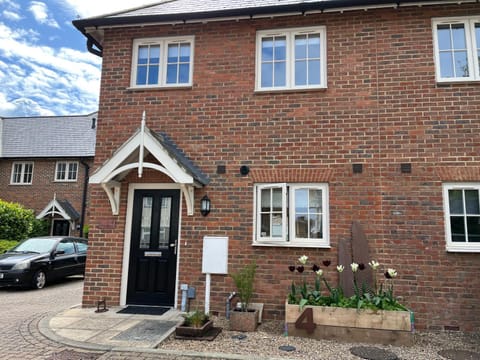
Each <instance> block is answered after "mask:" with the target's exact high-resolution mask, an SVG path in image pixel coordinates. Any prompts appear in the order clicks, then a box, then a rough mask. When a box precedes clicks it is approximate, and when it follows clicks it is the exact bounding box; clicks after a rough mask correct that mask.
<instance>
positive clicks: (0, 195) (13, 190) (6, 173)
mask: <svg viewBox="0 0 480 360" xmlns="http://www.w3.org/2000/svg"><path fill="white" fill-rule="evenodd" d="M65 160H66V161H78V159H65ZM14 162H33V178H32V184H30V185H10V179H11V175H12V164H13V163H14ZM56 163H57V160H56V159H54V160H49V159H20V160H10V159H1V160H0V199H2V200H6V201H11V202H17V203H20V204H22V205H23V206H24V207H26V208H27V209H33V210H34V211H35V214H38V213H40V212H41V211H42V210H43V209H45V207H46V206H47V205H48V203H49V202H50V201H52V199H53V195H54V194H55V193H56V194H57V199H60V200H68V201H69V202H70V204H72V206H73V207H74V208H75V210H77V212H78V213H79V214H81V211H82V197H83V186H84V183H83V182H84V178H85V167H84V166H83V165H82V164H81V163H79V166H78V177H77V181H76V182H58V181H55V166H56ZM86 163H87V164H88V165H89V166H90V168H91V170H90V173H91V172H92V171H93V169H92V167H93V159H89V160H87V161H86ZM87 199H88V198H87ZM85 224H88V221H86V222H85ZM74 234H75V235H76V234H78V232H76V231H75V232H74Z"/></svg>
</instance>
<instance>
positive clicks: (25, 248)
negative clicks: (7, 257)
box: [10, 238, 57, 253]
mask: <svg viewBox="0 0 480 360" xmlns="http://www.w3.org/2000/svg"><path fill="white" fill-rule="evenodd" d="M56 242H57V240H55V239H46V238H35V239H27V240H25V241H24V242H21V243H20V244H18V245H17V246H15V247H14V248H13V249H12V250H10V251H19V252H37V253H46V252H50V251H51V250H52V248H53V246H54V245H55V243H56Z"/></svg>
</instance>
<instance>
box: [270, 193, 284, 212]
mask: <svg viewBox="0 0 480 360" xmlns="http://www.w3.org/2000/svg"><path fill="white" fill-rule="evenodd" d="M272 208H273V209H272V210H273V211H282V189H278V188H277V189H272Z"/></svg>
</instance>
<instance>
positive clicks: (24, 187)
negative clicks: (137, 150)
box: [0, 112, 97, 235]
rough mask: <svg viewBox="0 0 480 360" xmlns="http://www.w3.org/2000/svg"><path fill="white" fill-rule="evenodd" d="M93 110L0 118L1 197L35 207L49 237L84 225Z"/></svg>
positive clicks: (79, 230)
mask: <svg viewBox="0 0 480 360" xmlns="http://www.w3.org/2000/svg"><path fill="white" fill-rule="evenodd" d="M96 126H97V113H96V112H95V113H91V114H88V115H81V116H45V117H8V118H0V199H2V200H6V201H11V202H17V203H20V204H22V205H23V206H24V207H25V208H27V209H33V210H34V211H35V215H36V217H37V218H38V219H46V220H48V221H49V222H50V223H51V225H50V233H51V234H52V235H79V234H82V232H83V225H88V222H87V218H88V212H87V204H88V176H89V171H90V170H89V169H90V168H91V167H92V166H93V158H94V156H95V137H96Z"/></svg>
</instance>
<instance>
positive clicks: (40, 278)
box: [32, 270, 47, 289]
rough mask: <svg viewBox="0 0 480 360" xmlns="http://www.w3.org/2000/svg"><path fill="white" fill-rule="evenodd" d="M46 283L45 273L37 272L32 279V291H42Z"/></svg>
mask: <svg viewBox="0 0 480 360" xmlns="http://www.w3.org/2000/svg"><path fill="white" fill-rule="evenodd" d="M46 283H47V275H45V271H43V270H38V271H37V272H36V273H35V275H33V278H32V286H33V288H34V289H42V288H43V287H44V286H45V284H46Z"/></svg>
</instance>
